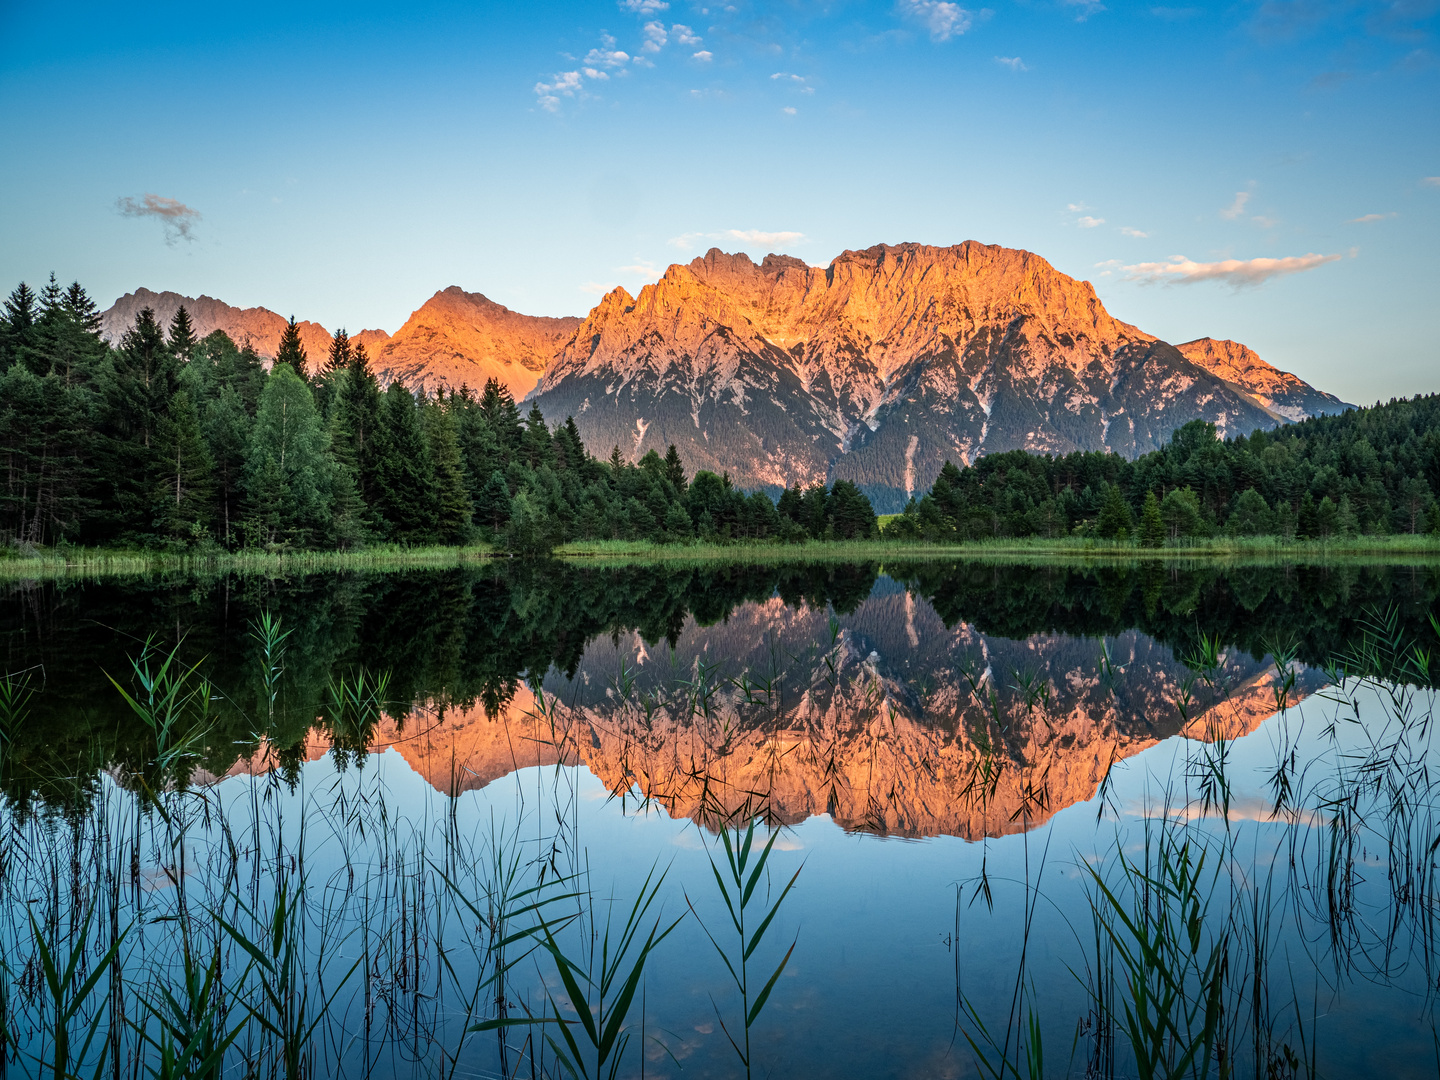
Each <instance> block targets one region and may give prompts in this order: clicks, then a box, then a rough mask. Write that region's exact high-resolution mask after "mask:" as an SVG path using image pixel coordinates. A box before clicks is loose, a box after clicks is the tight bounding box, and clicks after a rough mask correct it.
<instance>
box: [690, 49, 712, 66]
mask: <svg viewBox="0 0 1440 1080" xmlns="http://www.w3.org/2000/svg"><path fill="white" fill-rule="evenodd" d="M690 59H691V60H699V61H700V62H701V63H702V64H705V63H709V62H710V61H711V60H714V59H715V54H714V53H712V52H711V51H710V50H709V49H701V50H700V51H699V52H697V53H691V54H690Z"/></svg>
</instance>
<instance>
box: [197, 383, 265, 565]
mask: <svg viewBox="0 0 1440 1080" xmlns="http://www.w3.org/2000/svg"><path fill="white" fill-rule="evenodd" d="M253 423H254V421H253V420H252V419H251V417H250V414H249V413H248V412H246V411H245V403H244V402H243V401H242V400H241V399H240V395H239V393H237V392H236V390H235V388H234V387H233V386H223V387H221V389H220V393H219V395H218V396H217V397H216V398H215V399H214V400H213V401H210V402H209V403H207V405H206V407H205V443H206V446H207V448H208V449H209V451H210V460H211V462H212V463H213V464H214V474H213V475H214V481H215V496H216V510H217V512H218V516H219V519H220V520H219V524H220V537H221V541H222V542H223V543H224V544H225V545H226V546H227V547H229V546H231V545H233V544H234V543H235V539H236V537H235V530H236V528H237V527H238V525H239V523H240V520H241V510H242V507H243V501H244V495H245V454H246V450H247V449H248V447H249V444H250V428H251V426H252V425H253Z"/></svg>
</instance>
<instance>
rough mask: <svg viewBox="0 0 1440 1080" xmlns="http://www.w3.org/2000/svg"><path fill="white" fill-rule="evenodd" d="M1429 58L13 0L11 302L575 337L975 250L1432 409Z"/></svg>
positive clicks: (1436, 140)
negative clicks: (730, 266)
mask: <svg viewBox="0 0 1440 1080" xmlns="http://www.w3.org/2000/svg"><path fill="white" fill-rule="evenodd" d="M1437 34H1440V0H1394V2H1365V0H1352V2H1344V0H1335V2H1327V0H1264V2H1259V3H1254V2H1242V3H1235V4H1228V5H1216V6H1209V5H1198V4H1197V5H1189V6H1186V5H1183V4H1182V3H1181V0H1170V4H1169V6H1158V5H1153V4H1138V5H1122V4H1119V3H1111V4H1103V3H1099V2H1076V0H1035V2H1029V3H1008V2H1004V0H995V2H993V3H992V6H990V7H981V6H979V5H975V6H967V5H962V4H958V3H944V2H938V0H896V2H886V3H858V2H856V3H846V2H837V3H830V4H815V3H803V2H800V0H795V2H791V3H775V4H761V3H744V2H738V3H734V4H711V3H703V4H700V3H690V2H688V0H670V2H669V3H668V4H666V3H663V2H657V0H622V2H620V3H616V2H615V0H598V2H594V3H570V4H554V5H545V6H533V7H532V6H529V5H513V4H507V5H487V4H470V5H464V6H460V5H421V4H416V5H411V6H409V7H405V6H401V5H385V6H367V5H365V4H356V3H347V4H344V5H341V4H330V5H305V4H268V3H252V4H246V5H243V6H240V5H227V4H212V5H209V6H205V7H204V8H203V9H202V8H201V7H200V6H197V5H191V4H187V5H184V6H178V5H166V4H155V5H149V6H147V7H145V8H143V9H136V8H133V7H121V6H119V5H101V6H93V7H92V6H87V5H85V4H66V5H58V4H38V5H37V4H30V5H21V4H18V3H15V2H13V0H0V145H3V146H4V147H5V150H4V152H3V153H0V207H3V209H0V283H3V286H4V288H5V289H6V290H8V289H9V288H11V287H13V285H14V283H15V282H17V281H19V280H21V279H22V278H23V279H26V280H29V281H30V282H31V283H32V284H38V283H39V281H41V280H43V278H44V277H45V276H46V275H48V273H49V272H50V271H51V270H52V269H53V270H54V271H55V272H56V273H57V274H58V275H59V276H60V277H61V278H62V279H64V280H65V281H69V280H71V279H76V278H78V279H79V280H80V281H81V282H82V283H84V284H85V285H86V286H87V287H88V288H89V289H90V290H91V292H92V293H93V294H94V295H95V296H96V298H97V299H98V300H99V301H100V302H102V303H103V304H108V303H109V302H111V301H112V300H113V299H114V298H115V297H116V296H118V295H119V294H121V293H123V292H126V291H129V290H131V289H134V288H136V287H137V286H141V285H145V286H148V287H150V288H154V289H175V290H177V291H180V292H184V293H188V294H192V295H193V294H198V293H207V294H209V295H212V296H217V297H219V298H221V299H224V300H226V301H228V302H230V303H233V304H240V305H252V304H259V305H263V306H265V307H269V308H273V309H275V310H277V311H280V312H282V313H284V314H290V313H292V312H293V313H294V314H296V315H297V316H299V317H300V318H311V319H315V320H317V321H319V322H322V323H324V324H325V325H326V326H329V327H331V328H334V327H336V326H342V325H343V326H345V327H347V328H349V329H350V330H352V331H354V330H356V329H359V328H362V327H375V326H378V327H382V328H384V329H386V330H389V331H392V332H393V331H394V330H396V329H397V328H398V327H399V325H400V324H401V323H402V322H403V321H404V319H405V318H406V317H407V316H408V315H409V313H410V312H411V311H412V310H413V309H414V308H415V307H417V306H419V304H420V303H422V302H423V301H424V299H425V298H426V297H428V296H429V295H430V294H431V293H433V292H434V291H435V290H437V289H440V288H444V287H445V286H448V285H451V284H457V285H460V286H462V287H463V288H465V289H468V290H472V291H479V292H483V293H485V294H486V295H488V296H490V297H491V298H493V299H495V300H498V301H500V302H502V303H505V304H507V305H509V306H511V307H513V308H515V309H517V310H519V311H524V312H527V313H531V314H548V315H559V314H582V313H584V312H585V311H586V310H588V309H589V307H590V306H591V305H592V304H593V303H594V302H595V300H596V299H598V295H599V292H600V291H601V290H603V289H604V288H606V287H609V286H613V285H615V284H622V285H624V286H626V287H627V288H628V289H630V290H631V291H632V292H634V291H636V290H638V289H639V288H640V286H642V285H643V284H644V283H645V282H646V281H648V280H653V278H654V276H655V275H656V274H658V273H659V272H660V271H661V270H663V268H664V266H665V265H667V264H668V263H670V262H675V261H682V260H685V259H689V258H692V257H694V256H695V255H698V254H701V253H703V251H704V250H705V249H706V248H708V247H709V246H711V245H712V244H713V245H717V246H719V247H722V248H724V249H726V250H732V251H733V250H745V251H748V252H750V253H751V254H752V255H754V256H756V257H759V256H761V255H764V254H765V253H766V252H768V251H784V252H788V253H791V254H794V255H797V256H800V257H801V258H804V259H806V260H807V261H809V262H811V263H815V264H825V263H827V262H829V261H830V259H831V258H833V257H834V256H835V255H836V254H838V253H839V252H841V251H843V250H845V249H847V248H863V247H868V246H870V245H871V244H875V243H881V242H885V243H896V242H900V241H905V240H917V241H923V242H928V243H934V244H951V243H957V242H959V241H962V240H967V239H975V240H981V241H984V242H987V243H996V244H1003V245H1006V246H1010V247H1023V248H1028V249H1030V250H1032V251H1035V252H1038V253H1039V254H1041V255H1043V256H1044V257H1045V258H1047V259H1048V260H1049V261H1050V262H1052V263H1053V264H1054V265H1055V266H1056V267H1057V268H1059V269H1060V270H1062V271H1064V272H1065V273H1068V274H1071V275H1073V276H1075V277H1078V278H1084V279H1087V280H1089V281H1091V282H1093V283H1094V285H1095V287H1096V289H1097V290H1098V291H1099V293H1100V296H1101V297H1102V299H1103V300H1104V301H1105V303H1106V306H1107V307H1108V308H1109V309H1110V311H1111V312H1112V313H1113V314H1114V315H1116V316H1117V317H1119V318H1122V319H1125V320H1126V321H1129V322H1132V323H1135V324H1136V325H1138V326H1140V327H1141V328H1143V329H1145V330H1147V331H1149V332H1151V333H1154V334H1158V335H1160V336H1161V337H1164V338H1166V339H1168V340H1172V341H1184V340H1188V339H1190V338H1194V337H1199V336H1203V335H1207V334H1208V335H1212V336H1215V337H1228V338H1234V339H1236V340H1239V341H1243V342H1245V343H1247V344H1249V345H1251V346H1252V347H1253V348H1255V349H1256V350H1257V351H1259V352H1260V354H1261V355H1262V356H1263V357H1265V358H1266V359H1268V360H1270V361H1271V362H1272V363H1275V364H1277V365H1278V366H1281V367H1284V368H1287V369H1289V370H1293V371H1295V372H1297V373H1298V374H1300V375H1301V376H1302V377H1304V378H1306V379H1308V380H1310V381H1312V382H1314V383H1316V384H1317V385H1319V386H1321V387H1322V388H1323V389H1326V390H1329V391H1331V392H1334V393H1337V394H1340V395H1341V396H1343V397H1346V398H1348V399H1349V400H1352V401H1373V400H1375V399H1376V398H1381V397H1389V396H1392V395H1396V394H1411V393H1417V392H1429V391H1435V390H1440V344H1437V342H1440V303H1437V295H1440V259H1437V254H1436V253H1437V251H1440V42H1437ZM147 196H149V197H151V198H148V199H147ZM1182 260H1183V261H1182ZM1257 260H1263V261H1257Z"/></svg>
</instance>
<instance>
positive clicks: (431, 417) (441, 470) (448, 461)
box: [424, 403, 472, 544]
mask: <svg viewBox="0 0 1440 1080" xmlns="http://www.w3.org/2000/svg"><path fill="white" fill-rule="evenodd" d="M424 417H425V425H424V427H425V443H426V446H427V448H428V449H429V451H430V463H431V467H432V469H433V470H434V476H435V535H436V539H438V540H439V541H440V542H441V543H444V544H463V543H465V542H466V540H468V539H469V537H470V518H471V513H472V507H471V503H470V493H469V491H467V490H466V486H465V470H464V467H463V464H462V462H461V458H460V441H459V439H458V438H457V437H456V434H455V418H454V415H453V414H452V412H451V410H450V409H449V408H446V407H445V406H444V405H441V404H439V403H435V404H427V405H426V406H425V407H424Z"/></svg>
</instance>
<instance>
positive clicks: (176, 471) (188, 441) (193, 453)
mask: <svg viewBox="0 0 1440 1080" xmlns="http://www.w3.org/2000/svg"><path fill="white" fill-rule="evenodd" d="M159 450H160V459H161V460H162V461H163V462H164V463H165V474H164V476H163V477H162V478H161V480H160V482H159V483H158V484H157V485H156V488H155V528H156V530H157V531H159V532H160V533H161V534H162V535H164V536H166V537H168V538H169V539H171V540H178V541H182V542H189V541H193V540H198V539H200V538H201V537H202V536H204V535H207V534H208V533H209V530H210V521H211V517H212V505H211V496H212V491H213V476H212V473H213V469H214V463H213V461H212V460H211V457H210V452H209V449H208V448H207V447H206V445H205V439H204V437H203V436H202V435H201V433H200V416H199V413H198V412H197V411H196V409H195V403H194V401H193V400H192V399H191V397H190V395H189V394H187V393H186V392H185V391H184V390H177V391H176V392H175V395H174V396H173V397H172V398H171V399H170V408H169V410H168V412H167V414H166V416H165V419H164V420H163V422H162V423H161V425H160V430H159Z"/></svg>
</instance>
